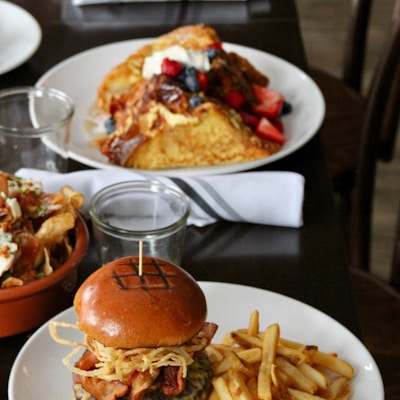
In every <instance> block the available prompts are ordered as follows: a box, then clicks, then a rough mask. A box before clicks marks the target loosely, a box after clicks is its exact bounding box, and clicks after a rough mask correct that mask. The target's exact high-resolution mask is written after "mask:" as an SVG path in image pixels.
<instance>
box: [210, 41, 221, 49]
mask: <svg viewBox="0 0 400 400" xmlns="http://www.w3.org/2000/svg"><path fill="white" fill-rule="evenodd" d="M208 48H215V49H222V42H214V43H212V44H210V45H209V46H208Z"/></svg>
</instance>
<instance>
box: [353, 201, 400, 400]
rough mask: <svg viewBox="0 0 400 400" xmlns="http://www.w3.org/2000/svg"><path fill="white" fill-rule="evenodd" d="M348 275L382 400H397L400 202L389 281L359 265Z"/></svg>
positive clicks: (399, 394) (399, 396) (399, 387)
mask: <svg viewBox="0 0 400 400" xmlns="http://www.w3.org/2000/svg"><path fill="white" fill-rule="evenodd" d="M351 277H352V282H353V288H354V299H355V302H356V305H357V308H358V314H359V317H360V325H361V330H362V336H363V337H362V339H363V341H364V343H365V345H366V347H367V348H368V350H369V351H370V352H371V354H372V355H373V356H374V358H375V360H376V362H377V364H378V366H379V369H380V371H381V374H382V378H383V382H384V386H385V399H386V400H397V399H400V340H399V332H400V291H399V290H398V289H400V202H399V212H398V216H397V231H396V235H395V240H394V246H393V258H392V274H391V279H390V284H389V283H387V282H384V281H382V280H381V279H379V278H377V277H375V276H374V275H372V274H371V273H369V272H367V271H364V270H362V269H359V268H354V269H351ZM396 288H397V290H396Z"/></svg>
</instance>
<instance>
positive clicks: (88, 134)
mask: <svg viewBox="0 0 400 400" xmlns="http://www.w3.org/2000/svg"><path fill="white" fill-rule="evenodd" d="M152 41H154V39H134V40H128V41H122V42H117V43H112V44H107V45H103V46H99V47H95V48H93V49H89V50H87V51H84V52H81V53H79V54H76V55H74V56H72V57H70V58H68V59H66V60H64V61H62V62H61V63H59V64H57V65H55V66H54V67H53V68H51V69H50V70H49V71H48V72H46V73H45V74H44V75H43V76H42V77H41V78H40V79H39V81H38V82H37V84H38V85H44V86H49V87H54V88H57V89H59V90H62V91H64V92H65V93H67V94H68V95H69V96H70V97H71V98H72V99H73V100H74V102H75V105H76V113H75V116H74V119H73V122H72V130H71V140H70V143H69V156H70V157H71V158H72V159H74V160H76V161H79V162H81V163H83V164H85V165H88V166H91V167H95V168H101V169H115V168H123V167H120V166H117V165H114V164H112V163H110V162H109V161H108V159H107V158H106V157H105V156H104V155H103V154H101V152H100V150H99V149H98V147H97V146H96V145H95V144H94V142H95V141H96V140H97V139H99V138H100V137H102V136H104V129H99V131H98V132H97V130H96V129H92V128H90V129H89V126H90V125H91V123H90V120H91V117H90V114H91V113H93V108H94V103H95V101H96V96H97V90H98V87H99V85H100V82H101V81H102V79H103V78H104V76H105V75H106V74H107V73H108V72H109V71H110V70H111V69H112V68H114V67H115V66H116V65H118V64H120V63H122V62H123V61H125V59H126V58H127V57H128V56H129V55H130V54H133V53H135V52H136V51H137V50H138V49H139V48H141V47H142V46H143V45H145V44H148V43H150V42H152ZM223 46H224V49H225V50H226V51H233V52H236V53H237V54H239V55H240V56H242V57H244V58H246V59H248V60H250V62H251V64H252V65H253V66H254V67H256V68H257V69H258V70H259V71H260V72H262V73H264V74H265V75H266V76H267V77H268V78H269V79H270V84H269V87H270V88H272V89H274V90H276V91H278V92H280V93H281V94H282V95H283V96H284V98H285V99H287V101H288V102H289V103H290V104H291V106H292V111H291V112H290V113H289V114H287V115H284V116H283V117H282V122H283V125H284V130H285V137H286V142H285V143H284V145H283V147H282V148H281V149H280V150H279V151H278V152H277V153H275V154H272V155H270V156H269V157H264V158H261V159H258V160H256V161H250V162H242V163H233V164H224V165H216V166H209V167H188V168H171V169H163V170H155V171H153V172H156V173H158V174H162V175H166V176H204V175H213V174H224V173H232V172H238V171H244V170H248V169H253V168H257V167H260V166H262V165H264V164H268V163H271V162H274V161H276V160H279V159H282V158H284V157H286V156H288V155H289V154H291V153H293V152H294V151H296V150H297V149H299V148H300V147H302V146H303V145H304V144H306V143H307V142H308V141H309V140H310V139H311V138H312V137H313V136H314V135H315V134H316V132H317V130H318V128H319V127H320V125H321V123H322V120H323V118H324V115H325V103H324V99H323V96H322V94H321V91H320V90H319V88H318V86H317V85H316V83H315V82H314V81H313V80H312V79H311V78H310V77H309V76H308V75H307V74H306V73H304V72H303V71H302V70H300V69H299V68H297V67H296V66H295V65H293V64H291V63H289V62H287V61H285V60H283V59H281V58H279V57H276V56H274V55H272V54H269V53H266V52H263V51H260V50H257V49H254V48H249V47H246V46H242V45H237V44H232V43H225V42H224V44H223ZM48 145H49V146H51V147H52V148H54V147H55V150H56V147H57V145H56V144H52V143H48Z"/></svg>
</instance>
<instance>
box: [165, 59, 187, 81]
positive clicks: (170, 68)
mask: <svg viewBox="0 0 400 400" xmlns="http://www.w3.org/2000/svg"><path fill="white" fill-rule="evenodd" d="M182 70H183V66H182V64H181V63H180V62H178V61H175V60H171V59H169V58H164V59H163V60H162V63H161V72H162V73H163V74H164V75H167V76H169V77H171V78H176V77H177V76H178V75H179V74H180V73H181V71H182Z"/></svg>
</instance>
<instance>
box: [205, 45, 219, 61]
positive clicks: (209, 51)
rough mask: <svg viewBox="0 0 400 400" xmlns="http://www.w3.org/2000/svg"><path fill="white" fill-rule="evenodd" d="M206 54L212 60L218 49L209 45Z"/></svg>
mask: <svg viewBox="0 0 400 400" xmlns="http://www.w3.org/2000/svg"><path fill="white" fill-rule="evenodd" d="M207 55H208V58H209V59H210V60H213V59H214V58H215V57H217V55H218V50H217V49H216V48H215V47H209V48H208V49H207Z"/></svg>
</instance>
